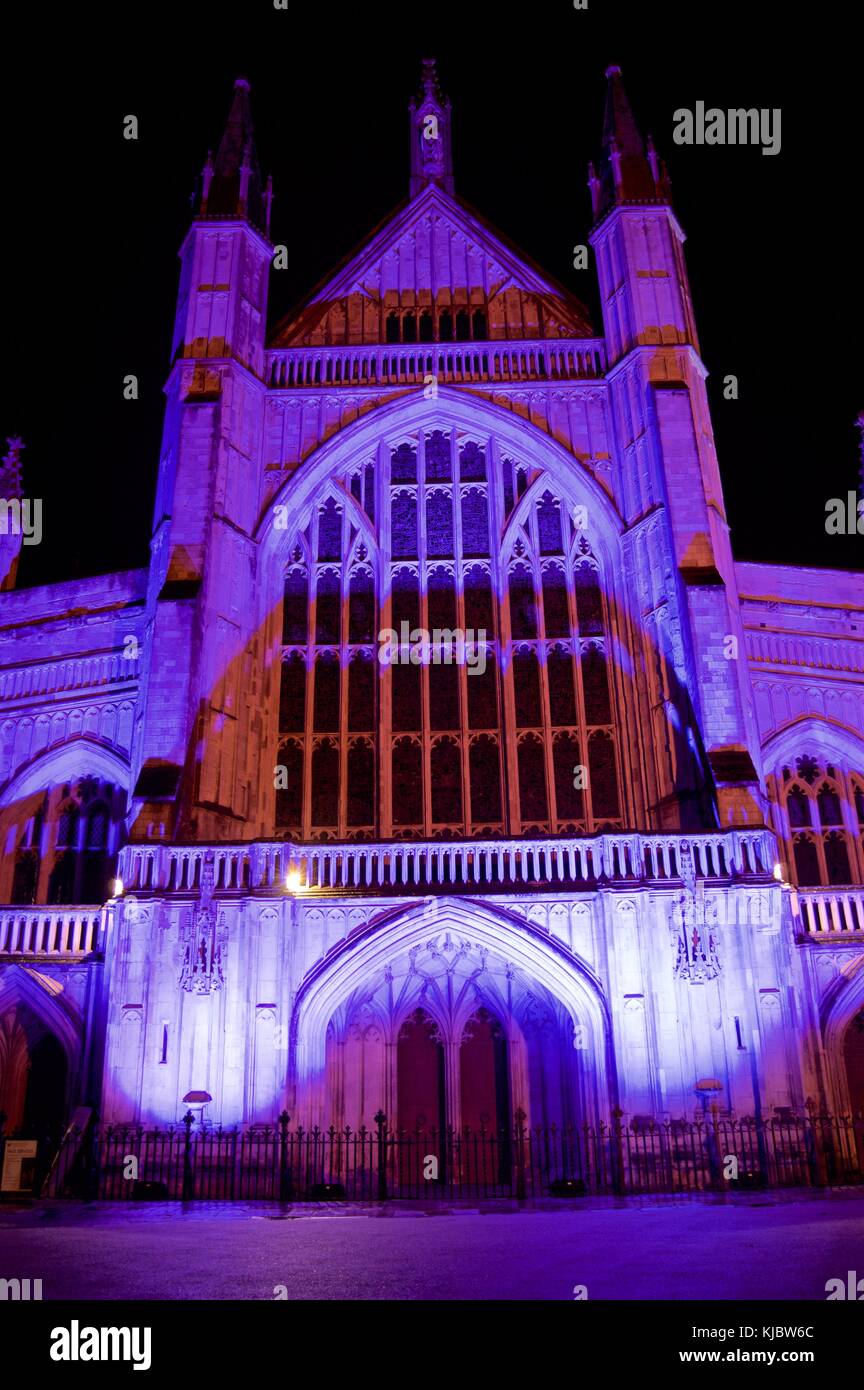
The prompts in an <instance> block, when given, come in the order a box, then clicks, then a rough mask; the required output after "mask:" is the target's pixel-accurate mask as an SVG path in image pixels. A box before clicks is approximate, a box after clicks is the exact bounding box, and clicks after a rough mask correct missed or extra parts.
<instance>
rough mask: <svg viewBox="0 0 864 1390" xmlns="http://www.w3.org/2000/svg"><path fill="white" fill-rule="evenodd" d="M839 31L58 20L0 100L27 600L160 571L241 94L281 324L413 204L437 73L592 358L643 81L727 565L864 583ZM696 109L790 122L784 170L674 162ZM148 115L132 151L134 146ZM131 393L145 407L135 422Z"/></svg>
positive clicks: (4, 415) (164, 10)
mask: <svg viewBox="0 0 864 1390" xmlns="http://www.w3.org/2000/svg"><path fill="white" fill-rule="evenodd" d="M842 13H843V12H842V10H840V9H839V8H838V9H837V10H833V11H832V9H831V7H830V6H828V5H822V6H820V7H819V10H818V15H817V14H815V13H814V12H812V11H809V10H808V11H802V12H801V15H802V17H806V19H807V23H808V25H809V26H810V30H808V31H807V32H804V31H802V30H796V29H795V28H794V25H795V23H796V20H795V18H794V16H793V12H792V10H791V9H790V8H788V7H783V6H780V5H774V4H772V5H764V4H763V5H758V4H749V5H738V4H730V5H713V6H710V7H707V6H703V5H697V4H694V3H693V2H692V0H689V3H667V4H663V3H650V4H649V3H645V4H642V5H636V4H625V3H621V2H620V0H589V8H588V9H587V10H584V11H577V10H575V9H574V7H573V4H572V0H539V2H538V3H533V4H530V5H511V6H504V5H492V4H474V3H468V0H462V3H459V4H453V3H450V0H445V2H444V3H434V4H428V5H427V4H425V3H423V4H414V5H412V4H409V3H406V0H401V3H389V0H388V3H383V4H376V5H374V6H370V5H359V4H358V5H350V6H349V5H343V4H330V5H316V6H311V5H310V6H302V5H300V4H299V3H297V0H289V10H288V11H287V12H285V11H281V10H276V9H274V7H273V2H272V0H231V3H217V2H216V0H214V2H213V3H208V4H206V5H205V4H191V3H188V0H187V2H186V3H182V4H180V3H176V0H175V3H173V4H171V5H169V4H166V3H164V0H150V3H148V4H147V5H146V6H130V7H125V6H122V7H111V8H110V9H109V8H108V7H105V8H104V9H101V10H100V12H99V13H98V14H94V13H91V14H90V15H89V16H85V17H84V18H82V17H81V15H80V12H78V13H75V14H73V15H71V16H67V17H66V18H63V19H57V20H55V19H54V18H53V17H51V16H49V15H48V13H47V12H45V11H42V10H41V9H34V8H32V7H31V8H30V11H29V14H30V16H31V17H30V18H29V19H25V20H23V21H22V23H23V25H24V26H25V27H24V28H22V29H21V30H20V32H19V34H18V37H17V41H16V42H15V43H14V44H10V45H9V46H8V47H7V60H9V61H8V66H9V68H10V69H11V70H10V71H8V72H7V74H6V77H5V80H4V87H3V90H2V93H0V99H2V102H3V108H4V109H3V115H2V119H3V125H2V129H3V145H4V155H3V172H2V182H3V187H4V191H5V197H4V208H5V215H4V219H3V225H4V231H5V238H4V239H5V255H4V258H3V265H4V271H5V273H4V276H3V291H2V294H3V302H2V309H3V314H2V317H3V324H4V328H3V336H4V340H5V344H6V355H7V366H6V373H5V388H6V389H5V391H4V392H3V400H2V406H0V434H2V436H3V437H4V438H5V436H6V435H10V434H13V433H20V434H21V435H23V437H24V439H25V442H26V445H27V449H26V452H25V454H24V476H25V490H26V493H27V495H28V496H30V497H41V498H42V499H43V530H44V536H43V542H42V544H41V545H39V546H29V547H25V548H24V551H23V557H22V561H21V568H20V571H19V583H20V584H22V585H33V584H39V583H43V582H47V581H49V580H56V579H66V578H72V577H77V576H83V575H87V574H97V573H101V572H105V571H109V570H113V569H126V568H132V567H135V566H139V565H144V564H146V562H147V555H148V550H147V544H148V539H149V530H150V520H151V509H152V504H153V488H154V481H155V475H156V466H157V462H158V457H159V447H160V437H161V428H162V408H163V395H162V388H163V385H164V382H165V379H166V377H167V374H168V358H169V347H170V339H171V331H172V325H173V315H174V300H175V295H176V290H177V279H178V274H179V262H178V260H177V251H178V249H179V246H180V243H181V241H182V238H183V235H184V232H185V230H186V227H187V225H188V221H189V216H190V194H191V191H192V188H193V185H194V183H195V180H196V176H197V174H198V171H199V170H200V167H201V165H202V163H203V160H204V157H205V155H206V151H207V149H208V147H214V146H215V145H216V143H218V138H219V135H220V133H221V128H222V124H223V122H224V120H225V117H226V115H227V111H228V107H229V104H230V100H231V94H232V85H233V81H234V78H235V77H237V76H238V75H243V76H246V77H248V79H249V80H250V82H251V83H252V100H253V109H254V113H255V122H256V131H257V142H258V151H259V157H260V160H261V165H262V169H263V171H264V173H265V175H266V174H267V173H268V172H271V173H272V175H273V180H274V188H275V195H276V197H275V200H274V210H273V235H274V239H275V240H276V241H277V242H284V243H285V244H286V245H287V246H288V250H289V258H290V266H289V269H288V270H287V271H283V272H274V273H273V275H272V277H271V323H272V322H275V320H276V319H277V318H278V317H279V316H281V315H282V314H284V313H286V312H287V311H288V310H289V309H290V308H291V307H293V305H294V304H295V303H296V302H297V301H298V300H299V299H301V298H302V297H303V295H304V293H305V292H306V291H307V290H309V289H311V287H312V286H313V285H315V283H316V282H317V281H318V280H319V278H320V277H321V276H322V275H323V274H325V273H326V272H327V271H328V270H329V269H330V268H331V267H332V266H334V265H335V264H336V263H337V262H338V261H339V260H340V259H341V258H342V257H343V255H344V254H345V253H346V252H347V251H349V250H350V249H351V248H352V247H353V246H355V245H356V244H357V243H358V242H360V241H362V240H363V239H364V238H365V236H366V234H367V233H368V232H369V231H370V230H371V229H372V227H373V226H375V224H377V223H378V222H379V221H380V220H381V218H382V217H384V216H385V215H386V214H387V213H388V212H389V211H390V210H391V209H392V208H393V207H394V206H395V205H396V204H397V203H399V202H400V201H401V200H402V199H403V198H404V197H405V195H406V193H407V187H408V116H407V112H406V107H407V103H408V100H409V98H410V96H411V95H412V94H413V93H414V92H415V91H416V90H417V88H418V86H419V76H420V60H421V58H422V57H424V56H435V57H437V59H438V71H439V76H440V80H441V84H442V87H443V89H444V91H445V92H446V93H447V94H448V95H449V97H450V99H451V101H452V103H453V112H454V115H453V127H454V135H453V141H454V161H455V166H456V188H457V192H459V193H461V194H462V196H464V197H465V198H466V199H467V201H468V202H470V203H471V204H473V205H474V206H475V207H476V208H477V209H478V210H479V211H481V212H482V213H484V214H485V216H486V217H487V218H488V219H489V220H491V221H492V222H493V223H494V224H495V225H497V226H498V227H500V228H501V230H502V231H503V232H505V233H506V234H507V235H508V236H509V237H510V238H511V239H512V240H513V241H514V242H515V243H516V244H517V245H518V246H521V247H522V248H523V249H524V250H525V251H526V252H527V253H528V254H530V255H531V256H532V257H533V258H534V259H535V260H536V261H538V262H539V263H540V264H541V265H542V266H543V267H544V268H545V269H547V270H548V271H549V272H550V273H551V274H552V275H554V276H556V277H557V278H558V279H560V280H561V281H563V283H564V284H565V285H567V286H568V287H569V288H570V289H572V291H573V292H574V293H575V294H576V295H577V296H579V297H580V298H582V299H583V300H584V301H585V302H586V303H587V304H588V306H589V309H590V312H591V315H592V318H593V320H594V325H595V332H597V333H600V332H602V324H601V319H600V314H599V307H598V304H597V302H596V296H595V293H594V289H593V280H594V275H593V270H590V271H581V272H580V271H575V270H573V268H572V248H573V246H574V245H575V244H577V243H581V242H585V241H587V233H588V230H589V225H590V201H589V196H588V190H587V186H586V179H587V172H586V166H587V163H588V160H589V159H590V158H591V157H592V156H593V155H595V154H596V152H597V146H598V144H599V137H600V131H601V124H602V114H603V102H604V94H605V81H604V77H603V73H604V69H605V68H606V66H607V65H608V64H609V63H613V62H614V63H617V64H619V65H620V66H621V68H622V70H623V73H624V81H625V84H626V87H627V90H628V94H629V96H630V100H631V103H632V105H633V108H634V110H635V112H636V116H637V118H638V120H639V122H640V124H641V127H642V130H643V132H648V131H651V132H652V133H653V135H654V139H655V142H656V144H657V147H658V149H659V151H660V153H661V154H662V155H663V156H664V157H665V158H666V160H667V163H668V165H669V170H670V174H671V177H672V181H673V200H674V204H675V207H676V210H677V212H678V215H679V217H680V219H681V221H682V224H683V226H684V229H685V231H686V233H687V236H688V241H687V247H686V253H687V259H688V267H689V272H690V279H691V284H692V288H693V294H694V299H695V305H696V315H697V323H698V327H699V332H700V338H701V349H702V355H703V358H704V360H705V362H706V365H707V367H708V370H709V373H710V374H711V376H710V380H709V389H710V392H711V404H712V411H713V418H714V426H715V431H716V436H717V443H718V452H719V457H720V465H721V471H722V474H723V478H724V483H725V490H726V500H727V505H728V510H729V515H730V520H731V524H732V539H733V546H734V549H735V553H736V555H737V556H738V557H739V558H741V559H762V560H767V561H774V562H786V563H792V564H803V565H808V564H810V565H819V566H827V567H831V568H836V569H840V568H864V553H862V546H861V540H860V537H858V538H856V537H852V536H848V537H842V536H828V535H827V534H826V532H825V503H826V501H827V500H828V499H829V498H831V497H836V496H845V494H846V493H847V491H849V490H850V489H853V488H855V487H857V486H858V478H859V466H860V465H859V455H858V433H857V430H856V428H855V417H856V415H857V414H858V412H859V410H861V409H862V408H864V382H862V379H861V377H862V373H861V345H860V331H861V330H860V325H861V295H860V254H861V252H860V245H861V241H860V238H861V233H860V212H859V213H858V214H857V215H856V213H855V211H854V201H855V200H853V194H854V193H855V184H856V181H857V180H858V179H859V178H860V157H859V154H860V143H861V138H862V137H861V116H860V110H859V111H857V112H856V113H855V114H854V120H853V112H852V100H853V95H854V90H855V89H856V87H857V83H858V82H859V81H860V77H859V76H857V75H856V76H855V83H854V84H853V77H852V75H851V74H847V73H844V72H843V70H842V66H843V63H844V62H845V58H844V55H845V54H846V53H849V54H850V55H851V54H852V53H853V47H854V46H853V37H854V36H853V35H852V34H851V33H844V32H843V25H844V24H845V23H846V22H847V21H846V20H844V19H843V18H842ZM816 23H818V24H819V25H820V29H819V32H818V33H816V34H814V33H813V32H812V29H813V27H814V26H815V24H816ZM49 44H50V52H49V51H46V45H49ZM854 51H857V49H855V50H854ZM847 93H848V94H849V95H848V96H847V95H846V94H847ZM698 100H702V101H704V102H705V103H706V105H708V106H719V107H722V108H729V107H750V106H755V107H759V108H762V107H767V108H773V107H780V108H781V109H782V151H781V153H780V154H779V155H778V156H776V157H770V156H763V155H762V154H761V152H760V151H759V150H758V149H754V148H746V147H745V148H736V147H728V146H725V147H724V146H715V147H707V146H703V147H692V148H686V147H679V146H676V145H674V144H673V142H672V124H673V122H672V113H673V112H674V110H675V109H676V108H677V107H680V106H684V107H690V108H692V107H693V106H694V105H695V103H696V102H697V101H698ZM847 103H848V105H847ZM130 113H131V114H135V115H136V116H137V117H138V120H139V126H140V138H139V139H138V141H137V142H133V141H126V140H124V139H123V135H122V129H123V117H124V116H125V115H127V114H130ZM856 130H857V136H856V134H855V131H856ZM858 192H859V195H860V189H859V190H858ZM853 328H854V332H853ZM128 373H134V374H136V375H137V376H138V378H139V383H140V399H139V400H138V401H137V402H128V401H124V400H123V393H122V382H123V377H124V376H125V375H127V374H128ZM729 373H732V374H734V375H736V376H737V377H738V381H739V393H740V399H739V400H738V401H734V402H733V401H724V400H723V395H722V380H723V377H724V376H725V375H727V374H729Z"/></svg>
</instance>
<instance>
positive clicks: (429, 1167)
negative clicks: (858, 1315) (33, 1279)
mask: <svg viewBox="0 0 864 1390" xmlns="http://www.w3.org/2000/svg"><path fill="white" fill-rule="evenodd" d="M70 1153H71V1154H72V1155H73V1157H72V1161H71V1162H70V1163H69V1164H66V1165H64V1161H63V1154H62V1152H61V1154H60V1156H59V1161H58V1162H57V1163H55V1165H54V1170H53V1171H54V1173H55V1181H54V1185H53V1189H52V1190H53V1191H54V1192H55V1193H56V1195H59V1196H62V1195H81V1194H84V1193H86V1194H89V1195H93V1196H98V1197H99V1198H102V1199H105V1200H111V1201H122V1200H127V1199H128V1200H142V1199H162V1200H175V1199H182V1200H186V1201H192V1200H211V1201H212V1200H223V1201H239V1200H259V1199H261V1200H272V1201H321V1200H334V1199H336V1200H343V1201H383V1200H385V1199H388V1198H403V1199H411V1200H425V1199H436V1198H438V1199H440V1198H444V1199H448V1200H451V1199H458V1198H471V1199H476V1198H494V1197H515V1198H523V1197H526V1198H528V1197H559V1196H560V1197H564V1196H580V1195H587V1194H599V1195H614V1194H619V1195H621V1194H628V1193H633V1194H639V1193H651V1192H656V1193H658V1194H659V1193H677V1192H703V1191H729V1192H735V1191H740V1190H746V1189H750V1188H763V1187H790V1186H791V1187H799V1186H811V1187H818V1186H826V1185H830V1184H835V1183H844V1184H846V1183H860V1182H862V1180H864V1119H862V1118H860V1117H859V1118H852V1117H851V1116H845V1117H836V1116H829V1115H809V1114H808V1115H806V1116H803V1117H802V1116H783V1117H775V1118H772V1119H741V1120H736V1119H731V1118H729V1119H727V1118H721V1119H715V1118H711V1117H709V1118H706V1119H705V1120H704V1121H693V1122H690V1121H686V1120H680V1121H675V1120H670V1121H666V1122H664V1123H658V1124H652V1123H639V1122H635V1121H634V1122H633V1123H630V1124H625V1123H623V1122H619V1121H616V1122H615V1123H613V1124H611V1125H600V1126H598V1127H593V1126H591V1125H582V1126H574V1127H572V1128H566V1127H561V1128H559V1127H556V1126H554V1125H552V1126H549V1127H545V1128H531V1127H528V1126H526V1125H525V1124H524V1122H523V1121H522V1120H521V1119H519V1118H517V1120H516V1122H515V1123H514V1124H513V1125H512V1127H509V1128H507V1129H502V1130H497V1131H489V1130H485V1129H481V1130H471V1129H463V1130H458V1131H457V1130H453V1129H448V1130H441V1131H439V1130H436V1129H428V1130H417V1131H406V1130H394V1129H390V1128H388V1126H387V1121H386V1116H384V1115H383V1114H381V1113H380V1112H379V1114H378V1115H377V1116H376V1117H375V1124H374V1127H370V1128H361V1129H357V1130H352V1129H336V1128H330V1129H318V1128H313V1129H302V1128H298V1129H294V1130H292V1129H291V1128H290V1116H288V1114H287V1113H286V1112H283V1114H282V1115H281V1116H280V1118H279V1121H278V1122H277V1123H276V1124H274V1125H272V1126H259V1127H255V1128H251V1129H246V1130H240V1129H221V1128H210V1127H201V1126H200V1123H199V1122H197V1121H195V1120H194V1119H193V1117H192V1115H191V1112H190V1113H189V1114H188V1115H187V1116H186V1118H185V1120H184V1122H183V1123H182V1124H180V1125H177V1126H173V1127H170V1126H169V1127H167V1128H165V1129H161V1130H160V1129H156V1130H145V1129H143V1128H140V1127H136V1126H113V1127H108V1128H106V1129H103V1130H101V1131H99V1130H97V1131H94V1132H93V1133H92V1136H91V1137H90V1141H89V1144H86V1145H79V1144H73V1145H72V1146H71V1147H70Z"/></svg>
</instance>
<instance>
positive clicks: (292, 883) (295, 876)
mask: <svg viewBox="0 0 864 1390" xmlns="http://www.w3.org/2000/svg"><path fill="white" fill-rule="evenodd" d="M285 887H286V888H287V889H288V892H289V893H296V892H297V891H298V890H299V889H300V888H302V887H303V880H302V879H301V877H300V874H299V872H298V871H297V869H289V871H288V877H287V878H286V879H285Z"/></svg>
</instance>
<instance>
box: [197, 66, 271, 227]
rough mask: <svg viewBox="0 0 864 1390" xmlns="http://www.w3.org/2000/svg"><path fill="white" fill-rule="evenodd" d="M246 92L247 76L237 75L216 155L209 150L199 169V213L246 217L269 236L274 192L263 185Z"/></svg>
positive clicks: (249, 103)
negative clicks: (200, 172)
mask: <svg viewBox="0 0 864 1390" xmlns="http://www.w3.org/2000/svg"><path fill="white" fill-rule="evenodd" d="M249 92H250V87H249V83H248V82H247V81H246V78H245V77H238V78H237V81H236V82H235V83H234V100H233V102H232V103H231V110H230V112H229V114H228V121H227V124H226V126H225V130H224V133H223V135H222V139H221V141H220V143H219V148H218V150H217V151H216V158H215V160H214V158H213V154H212V151H209V152H208V154H207V162H206V163H205V165H204V169H203V171H202V175H201V203H200V207H199V214H198V215H199V216H200V217H245V218H247V219H248V221H249V222H252V223H253V224H254V225H255V226H257V227H260V228H261V229H262V230H263V231H264V232H266V234H267V235H268V236H269V234H270V203H271V201H272V197H273V193H272V186H271V184H270V181H269V180H268V183H267V187H266V190H265V189H264V188H263V187H262V180H261V170H260V169H259V167H258V155H257V152H256V150H255V134H254V130H253V127H252V103H251V101H250V97H249Z"/></svg>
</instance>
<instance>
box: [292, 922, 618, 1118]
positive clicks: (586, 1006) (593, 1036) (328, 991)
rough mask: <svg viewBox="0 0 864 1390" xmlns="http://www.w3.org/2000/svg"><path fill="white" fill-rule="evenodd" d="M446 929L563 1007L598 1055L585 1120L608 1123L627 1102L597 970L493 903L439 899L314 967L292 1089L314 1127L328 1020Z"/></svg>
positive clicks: (368, 932) (302, 994) (321, 1102)
mask: <svg viewBox="0 0 864 1390" xmlns="http://www.w3.org/2000/svg"><path fill="white" fill-rule="evenodd" d="M446 930H451V931H453V932H454V933H456V934H457V935H458V936H459V938H460V939H463V940H465V941H467V942H469V943H471V944H472V945H474V946H476V947H478V948H485V949H487V950H490V951H493V952H495V953H496V954H497V955H499V956H502V957H503V958H504V959H505V960H506V961H507V962H508V963H509V964H511V965H512V967H513V968H514V969H515V970H517V971H519V972H521V973H522V974H523V975H524V976H526V977H527V978H529V979H531V980H534V981H536V982H537V984H539V985H540V986H541V987H542V988H543V990H544V991H546V992H547V993H548V994H549V995H550V996H551V997H552V998H553V999H554V1000H556V1001H558V1003H560V1005H561V1006H562V1008H563V1010H564V1011H565V1012H566V1015H567V1016H568V1017H569V1020H570V1022H571V1024H572V1026H573V1029H574V1031H575V1034H576V1036H577V1037H578V1039H579V1044H580V1047H581V1046H582V1045H583V1044H584V1048H585V1051H586V1053H587V1057H588V1064H589V1065H588V1085H587V1087H586V1096H585V1103H586V1106H587V1111H588V1113H587V1114H586V1115H585V1119H586V1120H588V1121H589V1122H591V1123H599V1122H601V1121H608V1119H609V1117H610V1115H611V1113H612V1111H613V1110H614V1108H615V1106H616V1104H617V1083H616V1075H615V1062H614V1051H613V1042H612V1027H611V1019H610V1013H609V1007H608V1003H607V1000H606V998H605V995H604V993H603V990H602V988H601V986H600V983H599V981H598V979H597V977H596V976H595V975H594V973H593V971H592V970H591V969H590V967H589V966H588V965H587V964H586V963H585V962H584V961H583V960H581V959H580V958H579V957H577V956H576V955H574V954H573V953H572V952H571V951H570V950H569V949H568V948H567V947H566V946H565V945H564V944H563V943H561V942H559V941H557V940H555V939H554V938H552V937H551V936H549V935H548V933H545V932H543V931H541V930H539V929H538V928H536V927H534V926H533V925H532V924H530V923H528V922H526V921H525V920H524V919H523V918H521V917H519V916H517V915H516V914H515V913H512V912H509V911H507V910H506V909H503V908H501V907H499V906H497V905H496V906H493V905H491V904H489V903H488V902H480V901H476V900H474V899H467V898H450V897H447V898H439V899H437V900H435V901H434V902H422V903H417V904H414V905H412V906H409V907H407V908H405V907H401V908H398V909H396V910H395V911H393V912H391V913H387V914H385V915H384V916H383V917H378V918H376V919H375V920H374V922H372V923H371V924H369V925H367V926H364V927H362V928H360V929H358V930H357V931H355V932H353V933H352V934H351V935H350V936H349V937H347V938H346V939H345V940H344V941H342V942H341V943H339V945H338V946H337V947H335V948H334V949H333V950H332V951H330V952H329V953H328V954H327V955H326V956H325V957H324V958H323V959H322V960H321V961H320V962H319V963H318V964H317V965H316V966H315V967H314V968H313V969H312V970H310V971H309V973H308V974H307V976H306V978H305V979H304V980H303V982H302V984H301V985H300V988H299V990H298V992H297V995H296V997H295V1001H294V1007H293V1011H292V1018H291V1030H290V1050H289V1069H290V1076H289V1084H290V1085H291V1087H292V1088H293V1097H292V1100H293V1104H294V1106H295V1108H296V1110H299V1113H300V1114H301V1115H302V1116H303V1117H304V1119H306V1120H307V1121H311V1122H314V1123H321V1122H323V1121H324V1119H325V1114H324V1110H325V1095H324V1087H325V1076H326V1039H327V1028H328V1024H329V1022H330V1020H331V1018H332V1017H333V1015H334V1014H335V1013H337V1011H338V1010H339V1009H340V1008H341V1007H342V1006H343V1005H344V1003H345V1001H346V1000H348V999H349V998H351V997H352V996H356V994H357V992H358V991H362V989H363V987H364V986H366V985H368V983H369V982H370V981H371V980H372V979H373V978H375V977H376V976H377V975H378V974H379V972H381V971H382V970H387V969H388V967H390V966H391V965H392V963H393V962H394V961H395V960H396V959H397V957H404V956H405V955H406V953H410V952H411V951H412V949H413V948H415V947H422V946H423V945H424V944H425V943H427V942H428V940H429V939H430V937H435V936H438V935H440V934H441V933H442V932H444V931H446Z"/></svg>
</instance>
